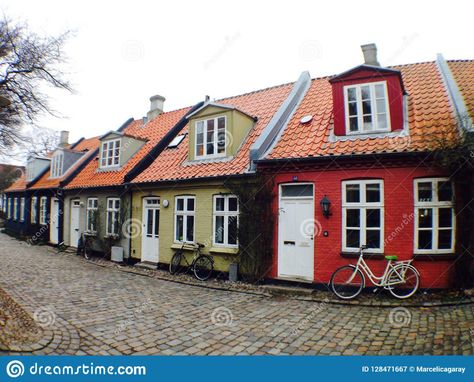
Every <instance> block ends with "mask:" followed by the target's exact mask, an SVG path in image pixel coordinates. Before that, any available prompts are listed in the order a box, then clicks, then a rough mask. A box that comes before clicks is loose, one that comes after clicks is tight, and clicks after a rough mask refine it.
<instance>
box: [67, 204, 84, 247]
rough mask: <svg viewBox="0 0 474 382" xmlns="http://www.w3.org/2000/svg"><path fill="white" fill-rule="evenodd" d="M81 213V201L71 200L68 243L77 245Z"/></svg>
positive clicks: (79, 234)
mask: <svg viewBox="0 0 474 382" xmlns="http://www.w3.org/2000/svg"><path fill="white" fill-rule="evenodd" d="M80 213H81V201H80V200H71V223H70V225H69V245H70V246H71V247H77V243H78V242H79V238H80V237H81V231H80V228H79V216H80Z"/></svg>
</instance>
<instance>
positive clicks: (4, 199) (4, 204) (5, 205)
mask: <svg viewBox="0 0 474 382" xmlns="http://www.w3.org/2000/svg"><path fill="white" fill-rule="evenodd" d="M2 211H3V213H5V212H7V196H6V195H3V198H2Z"/></svg>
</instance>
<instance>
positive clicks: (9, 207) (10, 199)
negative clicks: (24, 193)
mask: <svg viewBox="0 0 474 382" xmlns="http://www.w3.org/2000/svg"><path fill="white" fill-rule="evenodd" d="M11 218H12V198H8V204H7V219H11Z"/></svg>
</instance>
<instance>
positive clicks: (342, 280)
mask: <svg viewBox="0 0 474 382" xmlns="http://www.w3.org/2000/svg"><path fill="white" fill-rule="evenodd" d="M330 286H331V289H332V291H333V292H334V294H335V295H336V296H337V297H339V298H342V299H343V300H350V299H352V298H355V297H357V296H358V295H359V293H360V292H362V289H364V287H365V277H364V275H363V274H362V272H361V271H360V270H358V269H356V268H355V267H353V266H351V265H345V266H343V267H341V268H339V269H337V270H336V271H335V272H334V273H333V274H332V276H331V281H330Z"/></svg>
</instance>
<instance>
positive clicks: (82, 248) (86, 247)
mask: <svg viewBox="0 0 474 382" xmlns="http://www.w3.org/2000/svg"><path fill="white" fill-rule="evenodd" d="M92 240H93V236H92V235H88V234H87V233H85V232H83V233H81V239H80V240H79V245H78V248H77V252H78V254H79V255H81V256H84V257H85V258H86V260H90V259H91V258H92Z"/></svg>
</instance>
